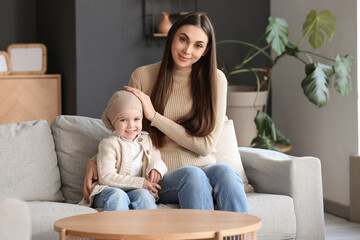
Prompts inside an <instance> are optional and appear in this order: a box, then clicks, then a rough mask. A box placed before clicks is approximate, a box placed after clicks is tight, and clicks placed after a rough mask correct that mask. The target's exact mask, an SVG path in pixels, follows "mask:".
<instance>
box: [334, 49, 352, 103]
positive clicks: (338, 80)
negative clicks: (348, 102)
mask: <svg viewBox="0 0 360 240" xmlns="http://www.w3.org/2000/svg"><path fill="white" fill-rule="evenodd" d="M353 61H354V58H353V57H352V56H351V55H345V56H344V57H342V56H340V55H336V57H335V66H334V69H335V89H336V91H338V92H339V93H340V94H341V96H343V97H348V96H349V94H350V92H351V75H350V74H351V64H352V63H353Z"/></svg>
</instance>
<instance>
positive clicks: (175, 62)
mask: <svg viewBox="0 0 360 240" xmlns="http://www.w3.org/2000/svg"><path fill="white" fill-rule="evenodd" d="M215 44H216V42H215V36H214V30H213V27H212V25H211V23H210V21H209V19H208V18H207V16H206V15H205V14H203V13H190V14H187V15H185V16H183V17H181V18H180V19H179V20H178V21H177V22H176V23H174V25H173V26H172V28H171V29H170V31H169V33H168V37H167V42H166V46H165V50H164V55H163V59H162V62H160V63H156V64H152V65H147V66H142V67H140V68H138V69H136V70H135V71H134V72H133V73H132V75H131V78H130V82H129V86H126V87H125V89H126V90H128V91H130V92H132V93H133V94H135V95H136V96H137V97H138V98H139V99H140V101H141V102H142V105H143V111H144V116H145V118H146V119H147V120H148V125H149V127H148V131H149V132H150V136H151V139H152V141H153V143H154V145H155V146H156V147H158V148H159V149H160V152H161V155H162V159H163V161H164V162H165V163H166V165H167V167H168V171H169V172H168V173H167V174H165V175H164V177H163V179H162V180H161V181H160V182H159V184H160V186H161V188H162V189H161V190H160V191H159V192H158V194H159V197H160V200H159V203H164V204H167V203H178V204H179V205H180V207H181V208H187V209H214V203H215V204H216V206H217V209H219V210H225V211H236V212H246V213H248V205H247V200H246V195H245V192H244V186H243V182H242V180H241V177H240V176H239V175H238V174H237V173H236V172H235V171H234V169H233V168H231V167H230V166H228V165H226V164H216V159H215V154H214V153H215V145H216V143H217V140H218V138H219V136H220V132H221V130H222V126H223V122H224V117H225V110H226V92H227V81H226V78H225V76H224V74H223V73H222V72H221V71H220V70H218V69H217V67H216V46H215ZM149 96H151V97H149ZM96 178H97V173H96V164H95V162H94V161H90V162H89V163H88V166H87V171H86V177H85V183H84V197H85V198H86V197H87V196H88V194H89V191H90V190H91V181H92V179H96Z"/></svg>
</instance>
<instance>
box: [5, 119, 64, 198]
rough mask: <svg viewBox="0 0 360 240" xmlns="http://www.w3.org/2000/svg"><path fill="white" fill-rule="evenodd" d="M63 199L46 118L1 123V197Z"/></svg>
mask: <svg viewBox="0 0 360 240" xmlns="http://www.w3.org/2000/svg"><path fill="white" fill-rule="evenodd" d="M11 197H16V198H20V199H23V200H26V201H63V200H64V198H63V195H62V193H61V191H60V173H59V168H58V165H57V159H56V153H55V147H54V141H53V137H52V135H51V131H50V128H49V124H48V123H47V121H45V120H36V121H28V122H21V123H12V124H3V125H0V200H3V199H6V198H11Z"/></svg>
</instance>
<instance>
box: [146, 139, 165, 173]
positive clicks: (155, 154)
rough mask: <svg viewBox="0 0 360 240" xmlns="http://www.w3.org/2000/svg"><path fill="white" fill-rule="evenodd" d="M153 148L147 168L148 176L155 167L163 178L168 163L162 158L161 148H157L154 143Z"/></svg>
mask: <svg viewBox="0 0 360 240" xmlns="http://www.w3.org/2000/svg"><path fill="white" fill-rule="evenodd" d="M149 140H150V138H149ZM150 143H151V140H150ZM151 149H152V150H151V156H150V162H149V165H148V167H147V169H146V176H149V173H150V171H151V170H153V169H155V170H157V171H158V172H159V173H160V174H161V178H163V177H164V175H165V173H166V172H167V167H166V164H165V163H164V162H163V160H161V154H160V151H159V149H157V148H156V147H155V146H154V145H152V147H151Z"/></svg>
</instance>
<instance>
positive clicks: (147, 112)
mask: <svg viewBox="0 0 360 240" xmlns="http://www.w3.org/2000/svg"><path fill="white" fill-rule="evenodd" d="M124 88H125V90H127V91H129V92H131V93H133V94H134V95H135V96H136V97H137V98H138V99H139V100H140V101H141V104H142V107H143V111H144V116H145V118H146V119H147V120H149V121H150V122H152V120H153V119H154V117H155V113H156V111H155V109H154V106H153V104H152V102H151V99H150V97H149V96H148V95H146V94H145V93H143V92H142V91H141V90H139V89H137V88H133V87H129V86H124Z"/></svg>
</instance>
